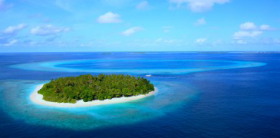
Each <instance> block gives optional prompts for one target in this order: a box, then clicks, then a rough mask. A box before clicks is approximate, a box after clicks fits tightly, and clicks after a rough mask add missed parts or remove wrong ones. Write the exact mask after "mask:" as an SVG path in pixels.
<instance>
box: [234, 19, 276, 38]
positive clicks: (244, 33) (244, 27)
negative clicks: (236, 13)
mask: <svg viewBox="0 0 280 138" xmlns="http://www.w3.org/2000/svg"><path fill="white" fill-rule="evenodd" d="M239 27H240V30H239V31H237V32H235V33H234V34H233V38H234V39H238V40H241V39H245V38H255V37H257V36H260V35H262V34H263V32H264V31H270V30H272V28H271V27H270V26H269V25H266V24H264V25H261V26H258V25H256V24H255V23H253V22H245V23H242V24H241V25H240V26H239Z"/></svg>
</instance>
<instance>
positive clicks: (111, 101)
mask: <svg viewBox="0 0 280 138" xmlns="http://www.w3.org/2000/svg"><path fill="white" fill-rule="evenodd" d="M43 85H44V84H40V85H37V86H36V88H35V90H34V91H33V92H32V94H31V95H30V100H31V101H32V102H33V103H36V104H39V105H44V106H52V107H67V108H71V107H89V106H96V105H104V104H116V103H124V102H129V101H134V100H138V99H142V98H145V97H148V96H151V95H154V94H155V93H156V92H157V91H158V90H157V88H156V87H155V91H152V92H149V93H148V94H145V95H137V96H131V97H120V98H112V99H106V100H93V101H90V102H84V101H82V100H80V101H77V102H76V103H74V104H72V103H56V102H49V101H45V100H43V95H41V94H39V93H38V91H39V90H40V89H41V88H42V87H43Z"/></svg>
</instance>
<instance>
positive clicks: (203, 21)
mask: <svg viewBox="0 0 280 138" xmlns="http://www.w3.org/2000/svg"><path fill="white" fill-rule="evenodd" d="M206 23H207V22H206V20H205V19H204V18H200V19H198V20H197V21H196V22H195V25H205V24H206Z"/></svg>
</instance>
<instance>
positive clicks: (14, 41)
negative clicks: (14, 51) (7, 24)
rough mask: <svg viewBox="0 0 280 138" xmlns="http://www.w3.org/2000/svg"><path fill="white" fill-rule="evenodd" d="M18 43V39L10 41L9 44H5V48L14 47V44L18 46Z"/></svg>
mask: <svg viewBox="0 0 280 138" xmlns="http://www.w3.org/2000/svg"><path fill="white" fill-rule="evenodd" d="M17 42H18V40H16V39H12V40H9V41H8V42H7V43H5V44H3V45H4V46H12V45H14V44H16V43H17Z"/></svg>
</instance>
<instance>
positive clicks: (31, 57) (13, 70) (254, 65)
mask: <svg viewBox="0 0 280 138" xmlns="http://www.w3.org/2000/svg"><path fill="white" fill-rule="evenodd" d="M279 57H280V55H278V54H254V53H9V54H0V59H1V61H0V65H1V68H0V71H1V74H0V79H1V80H0V92H1V93H0V107H1V109H2V110H1V114H0V119H1V124H0V132H1V133H0V136H1V137H18V136H21V137H34V136H43V137H54V136H56V137H70V136H71V137H72V136H73V137H74V136H86V137H93V136H94V137H117V136H118V137H172V138H173V137H279V136H280V109H279V108H280V101H279V99H280V93H279V90H278V87H277V86H279V84H280V81H279V80H278V79H279V77H280V71H279V69H280V65H279V62H280V61H279ZM99 73H107V74H111V73H126V74H131V75H135V76H142V77H146V76H145V75H147V74H151V75H152V76H151V77H147V78H148V79H149V80H151V82H152V83H154V84H155V86H156V87H157V88H158V89H159V92H158V93H157V94H156V95H154V96H152V97H148V98H144V99H141V100H138V101H133V102H127V103H121V104H113V105H102V106H96V107H83V108H56V107H46V106H41V105H36V104H34V103H32V102H31V101H30V99H29V95H30V94H31V92H32V91H33V90H34V88H35V87H36V85H38V84H41V83H45V82H47V81H49V80H50V79H54V78H58V77H62V76H73V75H74V76H76V75H80V74H99Z"/></svg>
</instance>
